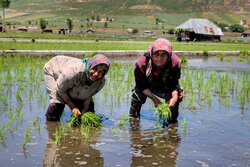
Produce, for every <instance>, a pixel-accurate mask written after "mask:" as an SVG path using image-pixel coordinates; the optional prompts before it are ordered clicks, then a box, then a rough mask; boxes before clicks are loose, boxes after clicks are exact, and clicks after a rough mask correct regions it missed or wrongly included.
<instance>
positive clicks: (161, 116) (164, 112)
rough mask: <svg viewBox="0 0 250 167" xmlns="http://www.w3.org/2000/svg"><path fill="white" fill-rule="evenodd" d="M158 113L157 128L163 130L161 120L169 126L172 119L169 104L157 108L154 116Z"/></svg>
mask: <svg viewBox="0 0 250 167" xmlns="http://www.w3.org/2000/svg"><path fill="white" fill-rule="evenodd" d="M156 113H158V118H157V120H156V126H157V128H158V129H160V128H161V120H162V121H163V125H164V124H168V119H169V118H171V115H172V114H171V111H170V108H169V106H168V104H167V103H165V102H164V103H162V104H160V105H159V106H157V107H156V111H155V112H154V115H155V114H156Z"/></svg>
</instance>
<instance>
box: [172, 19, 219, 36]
mask: <svg viewBox="0 0 250 167" xmlns="http://www.w3.org/2000/svg"><path fill="white" fill-rule="evenodd" d="M176 28H177V29H183V30H188V31H193V32H195V33H196V34H204V35H224V34H223V32H222V31H221V28H219V27H218V26H216V25H215V24H214V23H212V22H211V21H209V20H208V19H189V20H187V21H186V22H184V23H182V24H181V25H179V26H178V27H176Z"/></svg>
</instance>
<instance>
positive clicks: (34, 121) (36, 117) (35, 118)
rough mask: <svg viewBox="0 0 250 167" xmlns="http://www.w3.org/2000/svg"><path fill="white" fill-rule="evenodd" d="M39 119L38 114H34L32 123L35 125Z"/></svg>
mask: <svg viewBox="0 0 250 167" xmlns="http://www.w3.org/2000/svg"><path fill="white" fill-rule="evenodd" d="M38 120H39V118H38V116H35V117H34V119H33V125H34V126H35V127H36V126H37V121H38Z"/></svg>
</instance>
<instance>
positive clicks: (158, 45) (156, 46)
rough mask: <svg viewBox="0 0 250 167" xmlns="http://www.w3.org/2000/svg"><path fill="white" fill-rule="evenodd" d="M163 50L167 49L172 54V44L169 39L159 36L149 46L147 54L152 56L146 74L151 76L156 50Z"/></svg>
mask: <svg viewBox="0 0 250 167" xmlns="http://www.w3.org/2000/svg"><path fill="white" fill-rule="evenodd" d="M159 50H163V51H166V52H167V53H168V54H169V55H170V56H172V44H171V42H169V41H168V40H167V39H164V38H159V39H157V40H156V41H154V42H153V43H152V44H151V45H150V46H149V48H148V51H147V54H148V55H149V57H150V60H149V62H148V65H147V69H146V76H149V75H150V73H151V71H152V59H151V58H152V56H153V54H154V53H155V52H157V51H159Z"/></svg>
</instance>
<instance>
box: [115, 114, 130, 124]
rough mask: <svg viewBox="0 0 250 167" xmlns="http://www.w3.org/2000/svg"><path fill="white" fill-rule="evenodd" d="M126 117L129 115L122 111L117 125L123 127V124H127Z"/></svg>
mask: <svg viewBox="0 0 250 167" xmlns="http://www.w3.org/2000/svg"><path fill="white" fill-rule="evenodd" d="M128 119H129V115H128V114H127V113H124V114H123V115H122V118H121V119H120V120H119V121H118V123H117V126H119V127H123V125H125V124H128V122H127V121H128Z"/></svg>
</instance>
